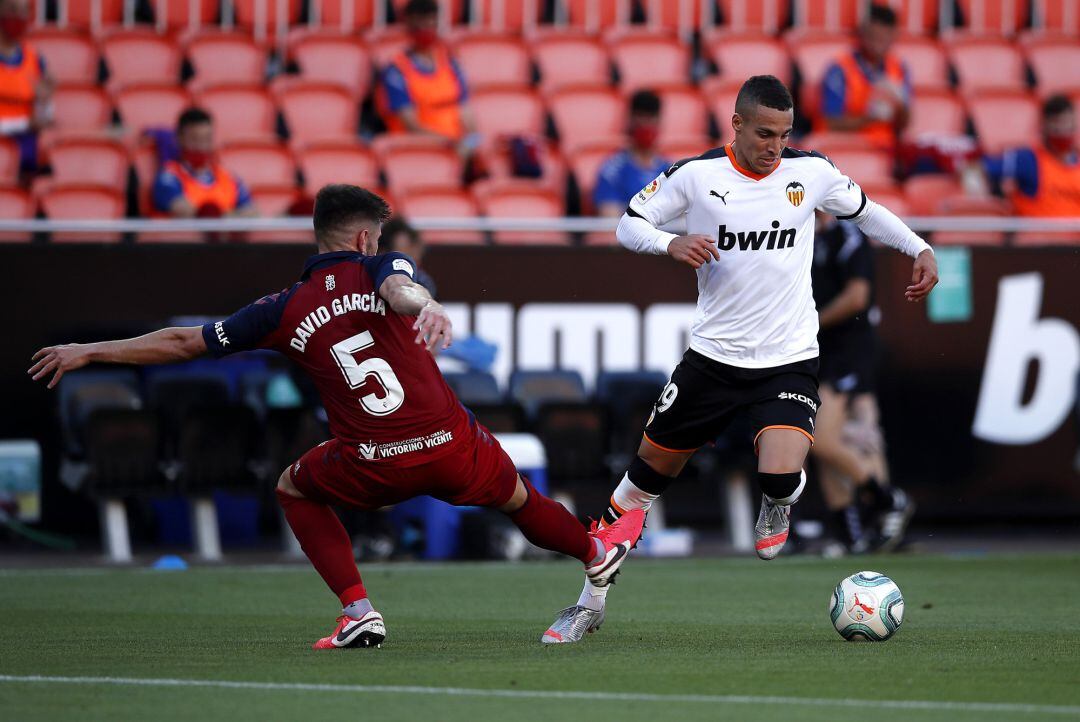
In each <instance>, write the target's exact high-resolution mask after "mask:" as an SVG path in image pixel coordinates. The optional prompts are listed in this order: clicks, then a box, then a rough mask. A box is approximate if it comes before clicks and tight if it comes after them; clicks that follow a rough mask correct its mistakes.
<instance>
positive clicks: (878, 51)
mask: <svg viewBox="0 0 1080 722" xmlns="http://www.w3.org/2000/svg"><path fill="white" fill-rule="evenodd" d="M896 35H897V21H896V11H894V10H893V9H892V8H890V7H888V6H885V5H871V6H870V10H869V12H868V13H867V17H866V21H865V22H864V23H863V24H862V26H861V27H860V28H859V33H858V39H857V46H856V48H855V49H854V50H853V51H849V52H845V53H844V54H843V55H841V56H840V57H839V58H837V59H836V61H834V62H833V63H832V65H830V66H829V68H828V70H826V71H825V76H824V78H823V80H822V83H821V113H820V117H819V120H818V123H817V124H816V127H815V130H817V131H829V130H831V131H840V132H855V133H858V134H860V135H862V136H863V137H864V138H866V139H867V140H868V141H870V142H871V143H872V144H873V145H875V146H877V147H879V148H883V149H886V150H892V149H893V148H895V146H896V141H897V137H898V136H899V134H900V132H901V131H903V129H904V128H905V127H906V126H907V123H908V118H909V113H908V107H909V106H910V104H911V81H910V76H909V74H908V70H907V66H906V65H905V64H904V61H902V60H901V59H900V58H899V57H897V56H896V55H895V54H893V53H892V52H891V48H892V46H893V43H895V42H896Z"/></svg>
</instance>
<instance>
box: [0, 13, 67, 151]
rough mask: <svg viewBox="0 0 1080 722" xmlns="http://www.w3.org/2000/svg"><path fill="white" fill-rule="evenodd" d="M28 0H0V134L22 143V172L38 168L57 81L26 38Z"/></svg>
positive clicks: (20, 147) (19, 143) (28, 21)
mask: <svg viewBox="0 0 1080 722" xmlns="http://www.w3.org/2000/svg"><path fill="white" fill-rule="evenodd" d="M29 23H30V10H29V7H28V4H27V0H0V136H3V137H5V138H11V139H13V140H14V141H15V142H16V143H18V145H19V151H20V167H21V169H22V171H23V172H32V171H33V170H35V169H36V168H37V131H38V130H40V129H41V128H43V127H45V126H47V125H49V124H50V123H51V122H52V92H53V87H54V83H53V80H52V78H51V77H49V74H48V72H47V71H46V68H45V58H44V57H42V56H41V55H40V54H39V53H38V52H37V50H36V49H35V48H34V46H33V45H32V44H30V43H28V42H26V41H25V40H23V36H24V35H25V34H26V29H27V26H28V25H29Z"/></svg>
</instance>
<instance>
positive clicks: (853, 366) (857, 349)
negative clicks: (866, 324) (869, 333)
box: [818, 338, 877, 395]
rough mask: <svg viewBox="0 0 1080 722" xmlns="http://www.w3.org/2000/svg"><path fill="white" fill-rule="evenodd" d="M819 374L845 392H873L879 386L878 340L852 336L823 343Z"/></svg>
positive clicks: (834, 387) (821, 377)
mask: <svg viewBox="0 0 1080 722" xmlns="http://www.w3.org/2000/svg"><path fill="white" fill-rule="evenodd" d="M819 361H820V370H819V371H818V378H819V379H820V380H821V383H822V384H827V385H828V386H831V387H832V388H833V389H834V390H835V391H838V392H840V393H842V394H852V395H854V394H862V393H873V392H874V391H875V390H876V389H877V343H876V342H875V341H874V339H872V338H870V339H850V340H848V341H847V342H845V343H840V344H835V345H829V346H822V347H821V356H820V357H819Z"/></svg>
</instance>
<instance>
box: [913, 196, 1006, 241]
mask: <svg viewBox="0 0 1080 722" xmlns="http://www.w3.org/2000/svg"><path fill="white" fill-rule="evenodd" d="M1011 211H1012V208H1011V206H1010V204H1009V203H1008V202H1006V201H1003V200H1001V199H1000V198H993V197H987V198H968V197H966V196H964V195H954V196H949V197H946V198H942V199H941V200H940V201H939V202H938V207H937V214H938V215H941V216H1000V217H1005V216H1008V215H1011ZM931 239H932V240H933V242H934V245H936V246H1000V245H1004V243H1005V234H1004V233H1003V232H1001V231H937V232H935V233H934V234H933V235H932V236H931Z"/></svg>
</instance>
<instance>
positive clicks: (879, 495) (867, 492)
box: [859, 476, 893, 510]
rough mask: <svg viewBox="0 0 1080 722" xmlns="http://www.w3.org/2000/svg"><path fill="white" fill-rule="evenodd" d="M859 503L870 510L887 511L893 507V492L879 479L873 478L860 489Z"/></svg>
mask: <svg viewBox="0 0 1080 722" xmlns="http://www.w3.org/2000/svg"><path fill="white" fill-rule="evenodd" d="M859 501H860V502H861V503H862V505H863V506H865V507H866V508H868V509H875V510H879V509H887V508H889V507H891V506H892V502H893V498H892V492H891V491H890V489H889V487H888V486H886V485H884V484H882V483H881V482H880V481H878V480H877V477H874V476H871V477H870V478H869V479H867V480H866V483H865V484H863V485H862V486H860V487H859Z"/></svg>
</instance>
